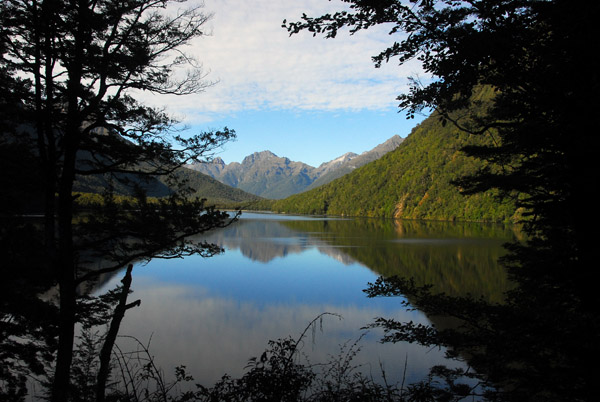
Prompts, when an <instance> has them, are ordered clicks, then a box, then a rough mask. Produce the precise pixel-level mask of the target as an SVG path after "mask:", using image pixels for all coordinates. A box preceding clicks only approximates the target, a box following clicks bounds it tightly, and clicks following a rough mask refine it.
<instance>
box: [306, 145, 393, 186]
mask: <svg viewBox="0 0 600 402" xmlns="http://www.w3.org/2000/svg"><path fill="white" fill-rule="evenodd" d="M403 140H404V138H402V137H400V136H399V135H395V136H393V137H392V138H390V139H389V140H387V141H386V142H384V143H383V144H379V145H377V146H376V147H375V148H373V149H372V150H370V151H367V152H363V153H362V154H360V155H357V154H352V153H348V154H345V155H343V156H342V157H340V158H344V157H345V158H344V160H342V161H340V162H338V163H336V165H335V166H330V164H332V163H334V162H337V161H338V160H339V159H340V158H338V159H335V160H333V161H331V162H327V163H324V164H323V165H321V166H319V167H318V169H321V168H322V167H323V166H324V165H327V166H326V169H325V170H323V171H322V172H321V173H320V174H319V177H318V178H317V179H316V180H315V181H313V182H312V183H311V184H310V185H309V186H308V187H307V188H306V189H305V191H306V190H312V189H313V188H317V187H320V186H322V185H324V184H327V183H330V182H332V181H333V180H335V179H337V178H339V177H342V176H344V175H346V174H348V173H350V172H352V171H353V170H354V169H356V168H359V167H361V166H364V165H366V164H367V163H370V162H373V161H374V160H377V159H379V158H381V157H382V156H383V155H385V154H387V153H388V152H390V151H393V150H394V149H396V148H398V146H399V145H400V144H401V143H402V141H403Z"/></svg>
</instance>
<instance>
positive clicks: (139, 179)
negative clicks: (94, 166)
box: [73, 168, 261, 207]
mask: <svg viewBox="0 0 600 402" xmlns="http://www.w3.org/2000/svg"><path fill="white" fill-rule="evenodd" d="M176 175H177V177H178V179H179V180H185V183H186V185H187V186H188V187H190V188H192V189H193V194H192V196H197V197H200V198H206V199H207V201H208V203H209V204H216V205H218V206H221V207H237V206H240V207H244V206H246V205H247V204H248V203H251V202H255V201H258V200H260V199H261V197H258V196H256V195H253V194H249V193H247V192H245V191H243V190H240V189H237V188H233V187H230V186H227V185H225V184H223V183H220V182H219V181H217V180H215V179H213V178H212V177H210V176H207V175H205V174H202V173H199V172H196V171H194V170H191V169H187V168H180V169H178V170H177V173H176ZM118 176H119V179H120V180H114V179H113V180H110V179H109V178H108V176H102V175H93V176H80V177H78V179H77V181H76V182H75V184H74V187H73V189H74V191H75V192H79V193H88V194H101V193H103V192H105V191H106V189H107V188H108V187H109V186H111V187H112V189H113V192H114V194H115V195H122V196H131V195H133V194H134V186H135V185H138V186H140V187H142V188H143V189H144V190H145V191H146V194H147V195H148V196H149V197H158V198H160V197H165V196H167V195H169V194H170V193H171V192H172V190H171V188H170V187H169V183H168V182H167V181H166V177H144V176H139V175H138V176H136V175H133V174H119V175H118Z"/></svg>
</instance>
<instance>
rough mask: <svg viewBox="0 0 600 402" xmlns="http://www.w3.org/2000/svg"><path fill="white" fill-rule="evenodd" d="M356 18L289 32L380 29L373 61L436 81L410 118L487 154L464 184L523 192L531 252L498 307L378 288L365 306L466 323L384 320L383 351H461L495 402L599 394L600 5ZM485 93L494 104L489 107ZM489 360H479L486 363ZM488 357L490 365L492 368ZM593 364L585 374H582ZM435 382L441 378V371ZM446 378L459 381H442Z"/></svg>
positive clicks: (401, 10)
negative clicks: (430, 116)
mask: <svg viewBox="0 0 600 402" xmlns="http://www.w3.org/2000/svg"><path fill="white" fill-rule="evenodd" d="M344 2H345V3H348V5H349V8H348V9H347V10H346V11H340V12H337V13H334V14H327V15H323V16H320V17H316V18H312V17H309V16H306V15H304V16H303V17H302V20H301V21H299V22H292V23H287V22H286V21H284V27H285V28H287V30H288V31H289V32H290V34H296V33H298V32H300V31H304V30H308V31H309V32H313V34H314V35H323V36H324V37H326V38H333V37H335V36H336V35H337V34H338V33H339V32H340V31H341V30H343V29H348V30H349V32H350V33H351V34H353V33H355V32H357V31H360V30H363V29H369V28H370V27H372V26H376V25H382V26H385V27H388V28H389V32H390V35H391V37H392V38H398V39H397V42H393V43H392V44H391V45H390V46H389V47H388V48H387V49H385V50H383V51H382V52H381V53H379V54H378V55H377V56H375V57H373V60H374V62H375V64H376V66H379V65H380V64H381V63H384V62H388V61H390V60H398V61H399V62H400V63H401V64H402V63H405V62H407V61H409V60H413V59H417V60H418V61H420V62H421V65H422V67H423V69H424V71H425V73H427V74H428V75H430V76H431V79H429V78H428V79H427V80H426V81H424V82H422V81H420V80H418V79H416V78H415V79H413V80H412V81H411V87H410V90H409V91H408V93H406V94H402V95H400V96H399V97H398V100H399V101H400V108H401V109H404V110H406V111H407V115H408V117H409V118H410V117H413V116H414V114H415V113H417V112H420V111H423V110H427V109H429V108H433V109H435V110H436V113H437V114H438V115H439V117H440V119H441V120H442V121H443V122H448V123H450V124H455V125H456V126H458V127H459V128H461V129H463V130H464V131H466V132H469V133H471V134H473V135H489V136H491V137H492V138H493V139H494V145H493V146H485V147H469V148H466V149H464V151H465V152H466V153H467V154H468V155H471V156H475V157H478V158H482V159H484V160H486V161H487V162H488V164H487V166H486V168H484V169H482V170H481V171H480V172H479V173H478V174H476V175H474V176H472V177H467V178H464V179H462V180H460V181H459V182H458V183H457V184H458V185H460V186H461V188H462V189H463V190H464V191H465V192H467V193H469V192H477V191H482V190H486V189H489V188H497V189H500V190H502V193H503V194H504V195H505V196H509V194H511V193H514V192H516V193H518V194H519V196H518V199H517V202H518V204H519V206H520V207H522V208H523V209H524V210H525V213H526V217H527V219H526V222H525V223H526V225H527V231H528V234H529V240H528V241H527V242H526V244H521V245H517V244H513V245H510V246H509V249H510V251H511V253H510V255H509V256H508V257H507V258H506V259H505V261H504V262H505V264H506V265H507V267H508V269H509V272H510V274H511V275H512V278H513V279H514V280H515V282H516V283H517V287H516V289H515V290H514V291H512V292H510V293H509V294H508V295H507V302H506V304H505V305H504V306H490V305H485V304H484V303H480V302H479V301H476V300H457V299H451V298H446V297H443V296H439V297H437V298H435V297H433V296H432V295H431V292H429V291H426V290H427V289H422V288H415V287H414V286H412V285H411V283H410V281H405V280H400V279H382V280H380V281H379V282H378V283H377V284H374V285H373V286H372V287H371V288H370V289H369V295H370V296H377V295H386V296H390V295H398V294H402V293H408V294H412V295H413V296H415V300H417V301H416V304H417V305H419V306H422V307H423V308H424V309H425V310H426V311H429V312H430V313H432V314H435V313H441V312H443V313H445V314H454V315H456V316H458V317H460V318H462V319H463V320H464V322H465V327H464V328H462V329H461V330H460V331H446V332H444V331H429V330H425V329H423V328H420V327H419V328H416V327H411V326H410V325H404V324H402V323H397V322H395V321H394V320H384V319H381V320H379V321H378V325H380V326H382V327H384V328H386V329H387V330H389V331H391V334H394V335H391V334H390V337H389V338H387V339H389V340H394V341H397V340H412V341H421V342H423V343H426V344H432V343H433V344H436V343H439V344H444V345H447V346H450V347H453V348H454V350H455V351H458V352H460V353H462V355H463V356H471V361H472V362H474V363H473V364H474V365H475V367H476V368H477V369H478V370H480V375H479V378H480V379H482V380H484V381H487V384H488V385H492V386H496V387H497V389H498V390H499V391H498V392H496V393H490V394H488V395H487V396H488V397H489V398H490V399H494V398H498V399H513V400H565V399H569V400H585V399H586V398H587V397H589V396H590V395H591V389H590V388H591V373H590V372H589V371H588V370H589V369H588V368H586V367H591V362H590V356H593V355H597V352H598V345H597V333H598V317H597V311H596V307H595V306H596V305H597V304H598V292H597V291H596V290H595V289H594V288H595V281H594V280H593V278H594V276H595V271H596V269H595V266H596V265H597V262H596V255H595V239H594V237H592V236H590V235H589V233H591V232H593V230H594V229H595V228H596V227H597V226H598V218H597V214H595V213H594V210H595V196H594V191H595V188H594V187H595V185H594V184H593V183H597V182H598V179H599V178H600V174H599V168H598V163H597V162H596V161H595V158H594V155H595V152H596V151H597V150H598V149H599V141H600V140H599V137H598V135H596V133H595V131H596V130H595V129H594V128H593V127H594V124H593V123H594V121H593V116H594V115H595V114H596V113H597V110H598V101H597V100H596V96H595V93H596V92H597V90H598V86H599V82H600V80H599V77H598V74H599V73H598V72H599V69H598V67H599V65H598V60H596V59H594V58H593V56H592V55H591V54H590V48H589V46H590V45H591V44H592V43H594V42H595V41H596V40H597V38H598V37H599V32H598V30H599V28H598V24H597V21H596V18H597V17H596V16H597V13H598V11H599V5H598V4H596V3H594V4H591V3H583V2H579V1H576V2H573V1H564V0H550V1H542V0H495V1H489V0H466V1H454V0H438V1H435V0H433V1H432V0H410V1H408V2H404V1H402V2H401V1H396V0H382V1H368V0H367V1H363V0H344ZM481 88H492V89H493V90H494V96H493V98H492V99H491V100H490V99H481V97H480V96H479V94H480V93H481V92H480V91H481ZM482 351H485V354H482V353H481V352H482ZM485 356H487V357H485ZM587 363H590V364H587ZM439 373H441V371H440V372H439ZM445 374H447V375H450V374H451V375H455V373H449V372H445Z"/></svg>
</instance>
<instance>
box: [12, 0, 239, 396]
mask: <svg viewBox="0 0 600 402" xmlns="http://www.w3.org/2000/svg"><path fill="white" fill-rule="evenodd" d="M171 3H180V1H169V0H125V1H123V0H118V1H117V0H69V1H59V0H7V1H2V2H1V3H0V26H1V29H0V49H1V50H2V56H1V59H0V74H1V75H0V78H1V81H2V82H1V89H2V92H3V94H2V99H1V100H2V106H3V110H2V111H1V112H0V113H1V115H0V117H1V118H2V122H3V133H4V134H3V137H5V136H6V139H5V138H3V143H2V147H3V152H4V150H6V152H7V153H11V152H12V151H11V150H12V149H18V150H19V151H20V152H21V154H22V155H27V157H28V158H29V159H31V160H32V161H34V167H32V170H33V172H35V173H37V174H39V175H41V179H40V180H39V187H38V188H37V189H35V190H36V191H29V193H27V192H24V193H22V194H29V195H30V196H31V194H34V195H33V197H34V198H40V199H41V201H40V202H38V203H37V207H38V208H40V207H41V208H43V215H44V224H43V236H42V238H41V244H43V246H42V247H43V253H42V255H41V256H40V259H39V261H37V264H39V265H40V266H41V267H42V268H44V270H45V271H49V272H51V273H52V277H53V278H54V280H55V281H56V282H57V284H58V289H59V293H60V306H59V318H58V346H57V353H56V363H55V371H54V376H53V380H52V381H53V385H52V393H51V395H52V400H53V401H64V400H67V390H68V389H69V371H70V366H71V361H72V351H73V337H74V325H75V321H76V318H77V317H76V312H77V308H78V307H77V303H76V300H77V297H76V288H77V286H78V285H79V284H81V283H82V282H83V281H84V280H87V279H90V278H93V277H94V276H97V275H99V274H100V273H103V272H108V271H114V270H117V269H119V268H122V267H124V266H126V265H127V264H129V263H130V262H131V261H133V260H136V259H143V258H151V257H153V256H162V257H166V258H171V257H176V256H180V255H181V254H182V253H183V254H185V253H203V254H204V255H210V254H212V253H214V252H218V251H219V249H218V248H215V247H213V246H211V245H207V244H190V243H189V242H188V241H186V240H185V239H186V236H188V235H190V234H194V233H199V232H203V231H206V230H210V229H211V228H214V227H218V226H222V225H224V224H226V222H227V220H228V219H227V215H226V214H224V213H221V212H219V211H216V210H214V209H213V208H208V207H206V206H205V205H204V202H203V201H202V200H192V201H190V200H188V199H187V198H186V197H185V187H184V186H180V187H179V188H180V190H181V191H175V192H173V193H172V194H171V195H170V196H169V197H168V199H164V200H161V201H160V202H159V204H157V205H152V206H149V205H148V203H147V200H146V199H145V197H144V196H143V194H142V193H143V191H139V189H140V188H143V183H144V178H146V177H153V176H157V175H163V176H164V175H167V176H169V175H172V174H173V173H174V172H175V171H176V170H177V168H179V167H181V166H182V165H183V164H185V163H186V162H188V161H199V160H202V159H203V158H206V157H208V156H210V153H211V151H212V150H214V149H215V148H217V147H219V146H220V145H221V144H222V143H223V142H225V141H227V140H229V139H231V138H233V137H234V136H235V133H234V132H233V131H231V130H229V129H227V128H225V129H223V130H222V131H215V132H204V133H200V134H197V135H193V136H189V137H184V136H183V135H182V134H181V133H180V132H179V130H178V128H177V125H176V124H177V122H176V121H175V120H174V119H172V118H171V117H169V116H168V115H167V114H166V113H165V112H164V111H162V110H159V109H156V108H152V107H149V106H146V105H144V104H142V103H140V102H138V101H137V100H136V99H135V92H134V91H138V93H139V91H149V92H152V93H158V94H165V95H169V94H170V95H186V94H192V93H197V92H201V91H202V90H203V89H204V88H205V87H206V86H207V85H210V82H207V81H205V79H204V78H205V75H204V73H203V71H202V70H201V68H200V66H199V64H198V62H197V61H196V60H194V59H193V58H192V57H190V56H188V55H186V54H185V53H183V51H182V46H183V45H185V44H188V43H189V42H190V41H191V40H193V39H194V38H197V37H200V36H202V35H203V32H202V25H203V24H204V23H205V22H206V21H207V19H208V18H209V15H206V14H204V13H202V12H201V10H200V9H199V8H197V7H196V8H189V9H178V8H177V7H172V8H169V6H170V5H171ZM175 5H176V6H178V4H175ZM179 67H186V69H185V70H181V69H179ZM178 71H184V74H181V73H180V72H178ZM4 106H9V108H8V107H7V108H6V109H5V108H4ZM23 165H25V166H27V165H26V164H25V163H24V164H23ZM11 166H13V167H14V169H12V170H11V172H19V169H20V168H21V166H22V165H19V164H18V163H16V164H13V165H11ZM3 173H4V172H3ZM92 175H103V176H104V177H108V178H109V179H112V180H121V181H127V182H128V183H130V184H132V183H133V184H135V185H136V188H137V190H136V191H137V193H138V195H139V197H138V201H137V202H134V203H133V204H130V205H117V204H115V203H111V202H110V201H109V202H107V204H106V205H105V207H104V208H103V209H101V210H98V211H96V213H95V214H93V215H92V216H91V217H89V219H80V221H79V222H78V223H77V224H74V223H73V222H74V210H75V208H74V198H75V197H74V196H73V194H72V190H73V184H74V182H75V181H76V180H77V179H78V178H82V177H85V176H92ZM21 176H22V175H21ZM31 176H36V174H32V175H31ZM173 177H174V179H173V180H175V178H176V176H173ZM2 184H4V183H2ZM20 187H21V188H22V190H23V191H25V190H31V189H27V188H25V187H27V186H20ZM40 187H41V188H40ZM11 194H12V195H11V196H10V197H7V198H6V203H7V204H10V205H12V204H14V203H15V200H17V201H18V199H19V198H20V197H22V194H19V193H14V192H13V193H11ZM4 201H5V200H4V199H3V203H4ZM22 203H23V202H22V200H21V204H22ZM17 204H18V202H17ZM34 204H36V203H34ZM19 209H21V211H18V210H19ZM20 212H23V208H21V207H16V208H15V209H14V214H13V216H16V215H15V214H18V213H20ZM5 234H6V233H3V235H5ZM90 250H92V251H91V252H90ZM94 254H96V255H102V258H103V259H105V260H106V261H107V263H106V267H105V268H104V269H103V270H100V271H95V272H92V271H89V270H87V269H86V259H90V258H93V256H94ZM23 261H26V260H23ZM14 262H15V263H17V262H18V257H15V260H14Z"/></svg>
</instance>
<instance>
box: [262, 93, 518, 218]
mask: <svg viewBox="0 0 600 402" xmlns="http://www.w3.org/2000/svg"><path fill="white" fill-rule="evenodd" d="M489 92H491V91H489V90H488V91H487V92H486V91H483V90H482V91H481V93H480V94H479V95H478V96H479V97H480V98H481V100H482V101H485V100H486V99H488V98H490V97H491V96H492V94H490V93H489ZM492 144H493V139H492V138H491V137H490V136H477V135H469V134H466V133H465V132H462V131H461V130H460V129H458V128H457V127H456V126H454V125H453V124H444V121H443V119H441V118H440V116H439V115H437V114H436V113H433V114H432V115H431V116H430V117H428V118H427V119H425V120H424V121H423V122H421V123H420V124H419V125H418V126H416V127H415V128H414V129H413V130H412V132H411V133H410V134H409V135H408V136H407V137H406V139H405V140H404V141H403V142H402V144H400V145H399V146H398V147H397V148H396V149H395V150H393V151H392V152H388V153H386V154H385V155H384V156H382V157H381V158H379V159H377V160H375V161H373V162H371V163H368V164H366V165H364V166H362V167H360V168H357V169H355V170H354V171H352V172H351V173H349V174H346V175H344V176H343V177H340V178H338V179H336V180H334V181H332V182H330V183H328V184H325V185H322V186H320V187H318V188H314V189H312V190H309V191H305V192H303V193H301V194H294V195H292V196H290V197H287V198H285V199H282V200H263V201H260V202H258V203H257V204H255V205H254V207H255V208H257V209H268V210H272V211H274V212H285V213H300V214H318V215H321V214H323V215H325V214H328V215H346V216H370V217H385V218H401V219H427V220H459V221H487V222H511V221H516V220H518V219H519V218H520V217H521V214H522V212H523V211H519V210H517V208H516V207H515V202H514V201H515V197H516V195H514V194H513V197H502V198H499V197H497V195H498V193H497V192H495V191H492V190H488V191H485V192H482V193H477V194H471V195H464V194H462V193H461V192H460V190H459V188H458V187H457V186H456V185H455V184H453V182H454V181H455V180H457V179H460V178H463V177H468V176H470V175H473V174H475V173H476V172H478V171H480V170H481V169H483V168H484V167H485V166H486V164H485V163H484V162H482V161H481V160H477V159H475V158H470V157H468V156H466V155H465V154H464V153H463V152H462V151H461V150H462V148H463V147H465V146H472V145H492Z"/></svg>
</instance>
